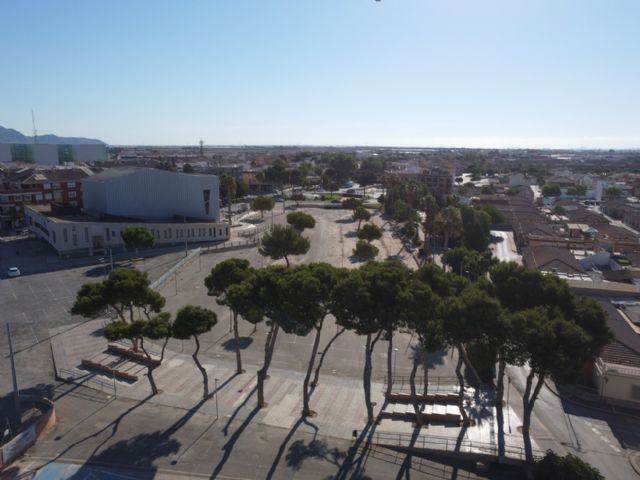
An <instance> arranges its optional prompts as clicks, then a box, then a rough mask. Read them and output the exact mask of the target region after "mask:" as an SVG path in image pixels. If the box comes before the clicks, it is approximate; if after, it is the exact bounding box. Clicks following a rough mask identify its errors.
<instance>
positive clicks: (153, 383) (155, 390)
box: [140, 337, 158, 395]
mask: <svg viewBox="0 0 640 480" xmlns="http://www.w3.org/2000/svg"><path fill="white" fill-rule="evenodd" d="M140 348H141V349H142V352H143V353H144V355H145V356H146V357H147V377H148V378H149V385H151V392H152V393H153V395H157V394H158V387H157V386H156V381H155V380H154V378H153V366H152V365H151V355H149V352H147V349H146V348H144V338H142V337H140Z"/></svg>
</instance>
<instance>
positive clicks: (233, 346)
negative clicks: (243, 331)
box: [222, 337, 253, 352]
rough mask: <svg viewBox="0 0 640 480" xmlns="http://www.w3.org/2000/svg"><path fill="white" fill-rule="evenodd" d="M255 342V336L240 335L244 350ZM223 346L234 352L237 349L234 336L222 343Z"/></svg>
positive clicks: (240, 344) (240, 343)
mask: <svg viewBox="0 0 640 480" xmlns="http://www.w3.org/2000/svg"><path fill="white" fill-rule="evenodd" d="M252 343H253V338H251V337H240V338H238V344H239V347H240V350H244V349H246V348H249V346H250V345H251V344H252ZM222 348H224V349H225V350H226V351H227V352H234V351H235V349H236V340H235V339H234V338H230V339H229V340H227V341H226V342H224V343H223V344H222Z"/></svg>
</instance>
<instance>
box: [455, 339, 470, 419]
mask: <svg viewBox="0 0 640 480" xmlns="http://www.w3.org/2000/svg"><path fill="white" fill-rule="evenodd" d="M457 347H458V363H457V365H456V377H457V378H458V384H459V385H458V388H459V391H458V408H459V409H460V415H462V424H463V425H469V415H467V411H466V410H465V409H464V375H463V374H462V363H463V360H462V353H461V351H460V350H461V349H462V345H461V344H458V346H457Z"/></svg>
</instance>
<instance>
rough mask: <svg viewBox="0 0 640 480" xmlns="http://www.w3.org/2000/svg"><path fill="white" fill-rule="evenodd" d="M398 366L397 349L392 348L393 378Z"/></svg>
mask: <svg viewBox="0 0 640 480" xmlns="http://www.w3.org/2000/svg"><path fill="white" fill-rule="evenodd" d="M397 364H398V347H393V374H394V376H395V375H397V373H396V365H397Z"/></svg>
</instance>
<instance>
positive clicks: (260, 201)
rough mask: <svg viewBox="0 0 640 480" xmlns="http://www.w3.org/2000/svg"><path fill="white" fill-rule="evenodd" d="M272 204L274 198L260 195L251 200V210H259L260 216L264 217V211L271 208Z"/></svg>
mask: <svg viewBox="0 0 640 480" xmlns="http://www.w3.org/2000/svg"><path fill="white" fill-rule="evenodd" d="M274 205H275V200H274V199H273V198H272V197H265V196H260V197H256V198H254V199H253V201H252V202H251V210H253V211H254V212H260V216H261V217H262V218H264V212H267V211H269V210H272V209H273V207H274Z"/></svg>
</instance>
